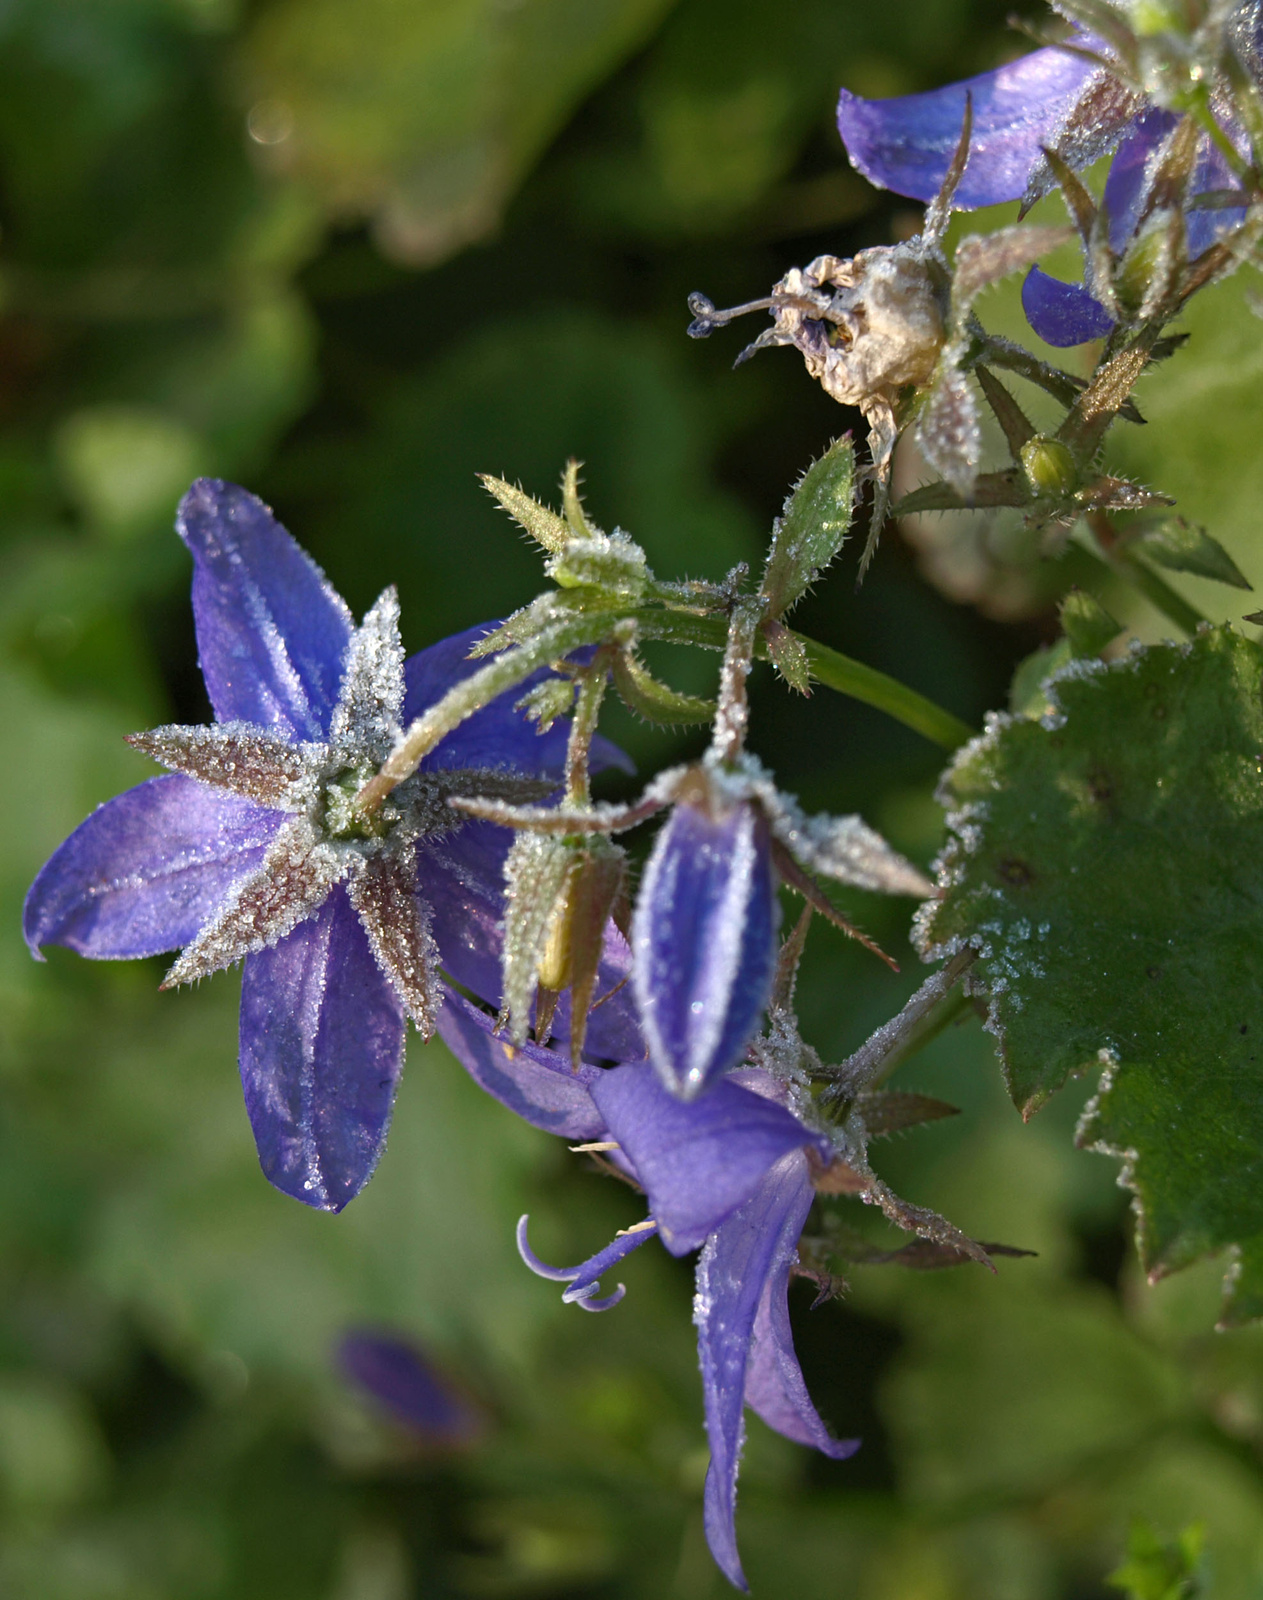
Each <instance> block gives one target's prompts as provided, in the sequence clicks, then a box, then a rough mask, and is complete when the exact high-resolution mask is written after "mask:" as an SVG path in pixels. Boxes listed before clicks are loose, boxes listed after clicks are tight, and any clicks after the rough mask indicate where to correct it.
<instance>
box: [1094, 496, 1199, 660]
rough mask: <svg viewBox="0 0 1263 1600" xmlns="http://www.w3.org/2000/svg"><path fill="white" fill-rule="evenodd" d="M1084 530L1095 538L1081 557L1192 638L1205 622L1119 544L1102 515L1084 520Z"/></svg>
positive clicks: (1099, 513)
mask: <svg viewBox="0 0 1263 1600" xmlns="http://www.w3.org/2000/svg"><path fill="white" fill-rule="evenodd" d="M1086 520H1087V523H1088V526H1089V527H1090V528H1091V529H1092V532H1093V533H1094V534H1095V535H1096V544H1097V547H1096V549H1095V550H1087V549H1084V551H1083V553H1084V555H1086V556H1087V557H1088V559H1089V560H1090V561H1096V562H1098V563H1099V564H1100V565H1101V566H1102V567H1104V568H1106V569H1108V571H1109V572H1111V573H1112V574H1113V575H1114V577H1116V578H1120V579H1121V580H1122V581H1123V582H1124V583H1128V584H1130V585H1131V587H1132V588H1133V589H1135V590H1136V591H1137V592H1138V593H1139V594H1142V595H1143V596H1144V597H1145V599H1146V600H1147V601H1148V602H1149V604H1150V605H1151V606H1153V607H1154V608H1155V609H1156V610H1158V611H1160V612H1161V613H1162V615H1163V616H1164V617H1165V618H1166V619H1167V621H1168V622H1173V623H1174V624H1175V626H1176V627H1177V628H1179V629H1180V630H1181V632H1183V633H1187V634H1194V633H1196V632H1197V630H1198V628H1200V627H1201V625H1202V623H1203V622H1205V621H1206V620H1207V619H1206V618H1205V617H1204V616H1203V615H1202V614H1201V612H1200V611H1199V610H1198V609H1197V607H1196V606H1193V605H1190V604H1189V602H1188V601H1187V600H1186V599H1185V598H1184V596H1183V595H1182V594H1179V593H1177V591H1176V590H1174V589H1173V588H1172V587H1171V585H1170V584H1169V583H1167V581H1166V580H1165V579H1164V578H1160V577H1159V576H1158V574H1157V573H1156V572H1155V571H1154V570H1153V568H1152V567H1150V566H1148V565H1147V564H1146V563H1145V562H1144V561H1142V560H1141V558H1140V557H1139V556H1138V555H1136V554H1135V552H1134V551H1132V550H1129V549H1128V547H1127V546H1126V545H1125V544H1123V543H1122V542H1121V541H1120V539H1119V537H1118V534H1117V533H1116V532H1115V531H1114V528H1113V526H1112V525H1111V523H1110V521H1109V519H1108V517H1106V516H1105V515H1104V513H1103V512H1096V513H1094V514H1093V515H1091V516H1089V517H1088V518H1087V519H1086Z"/></svg>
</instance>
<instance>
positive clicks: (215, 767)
mask: <svg viewBox="0 0 1263 1600" xmlns="http://www.w3.org/2000/svg"><path fill="white" fill-rule="evenodd" d="M176 526H177V531H178V532H179V534H180V537H181V538H182V539H183V540H184V542H185V544H186V545H187V546H188V548H189V551H190V553H191V554H192V556H193V565H194V575H193V613H194V620H195V623H196V628H197V640H198V648H199V653H200V657H201V664H202V671H203V674H204V676H205V679H206V687H207V690H208V692H209V695H210V700H211V705H212V707H213V709H214V713H215V718H216V720H215V723H214V724H213V725H211V726H209V727H195V728H183V727H167V728H159V729H156V730H155V731H153V732H152V733H148V734H141V735H138V736H137V737H136V738H135V739H134V740H133V741H132V742H133V743H134V744H136V745H137V747H138V748H140V749H142V750H144V751H145V752H147V753H148V754H150V755H152V756H153V757H155V759H157V760H158V761H160V762H161V763H162V764H163V765H164V766H167V767H169V768H171V769H172V771H171V772H170V773H169V774H168V775H167V776H163V777H159V778H152V779H150V780H149V781H148V782H147V783H142V784H140V785H139V786H138V787H137V788H135V789H132V790H130V791H129V792H128V793H126V794H123V795H120V796H119V797H118V798H117V799H115V800H112V801H110V802H109V803H108V804H106V805H104V806H101V807H100V808H99V809H98V810H97V811H95V812H94V813H93V814H92V815H91V816H90V817H89V818H88V819H87V821H86V822H84V823H83V824H82V826H81V827H79V828H78V829H77V830H76V832H75V833H73V834H72V835H71V836H70V838H69V839H67V840H66V842H65V843H64V844H63V845H62V846H61V848H60V849H59V850H57V851H56V852H55V854H54V855H53V856H52V858H51V859H50V860H49V861H48V862H47V863H46V865H45V866H44V868H43V869H42V871H41V872H40V874H39V876H38V877H37V878H36V880H35V882H34V884H33V885H32V887H31V890H30V893H29V894H28V895H27V899H26V907H25V913H24V932H25V935H26V939H27V943H28V945H29V946H30V948H31V951H32V953H33V954H34V955H36V956H37V957H39V953H40V950H41V948H42V947H43V946H45V945H48V944H61V945H66V946H68V947H69V948H70V949H72V950H76V951H78V952H79V953H80V954H82V955H85V956H90V957H93V958H97V959H120V958H130V957H137V956H149V955H154V954H157V953H158V952H161V951H167V950H175V949H181V948H182V950H183V953H182V954H181V955H180V957H179V959H178V960H177V961H176V963H175V965H174V966H173V967H172V968H171V970H170V972H169V973H168V974H167V979H166V984H167V985H174V984H178V983H186V982H190V981H192V980H194V979H196V978H200V977H203V976H205V975H206V974H208V973H212V972H215V971H218V970H219V969H220V968H223V967H227V966H229V965H231V964H232V963H234V962H236V961H239V960H242V959H243V958H244V962H245V971H244V979H243V984H242V996H241V1033H240V1047H241V1048H240V1062H241V1078H242V1084H243V1086H244V1089H245V1098H246V1106H247V1110H248V1112H249V1115H250V1121H251V1124H252V1126H253V1129H254V1134H255V1139H256V1141H257V1144H258V1149H259V1159H260V1162H261V1164H262V1166H263V1170H264V1172H265V1173H266V1174H267V1176H268V1178H269V1179H270V1180H271V1181H272V1182H273V1183H274V1184H275V1185H276V1186H277V1187H278V1188H280V1189H282V1190H284V1191H285V1192H286V1193H287V1194H291V1195H293V1196H294V1197H295V1198H297V1199H299V1200H302V1201H304V1202H305V1203H306V1204H308V1205H311V1206H316V1207H320V1208H322V1209H325V1210H332V1211H337V1210H340V1209H341V1208H342V1207H343V1206H344V1205H346V1203H347V1202H348V1201H349V1200H350V1199H352V1198H353V1197H354V1196H355V1195H356V1194H357V1193H358V1192H359V1190H360V1189H361V1188H362V1187H363V1185H364V1184H365V1182H367V1180H368V1178H369V1176H370V1174H371V1173H372V1170H373V1167H374V1165H375V1164H376V1161H377V1159H378V1156H379V1155H380V1153H381V1150H382V1147H383V1145H384V1142H385V1137H386V1130H387V1125H388V1123H389V1119H390V1112H391V1107H392V1104H393V1101H394V1096H395V1089H396V1085H397V1083H398V1079H399V1073H400V1070H401V1067H402V1063H403V1048H404V1033H405V1022H406V1019H407V1018H409V1017H411V1019H412V1020H413V1021H414V1022H415V1023H416V1025H417V1026H418V1028H420V1029H421V1031H422V1032H423V1033H424V1034H426V1035H427V1036H428V1035H429V1034H430V1033H432V1032H433V1031H434V1028H435V1025H436V1022H437V1020H438V1015H439V1011H440V1007H441V1005H442V999H443V991H442V988H441V985H440V978H439V968H440V965H441V967H442V968H443V970H444V971H445V972H446V973H448V974H449V975H450V976H451V977H452V978H454V979H455V980H456V981H457V982H458V983H460V984H462V985H464V986H465V987H466V988H468V989H469V990H471V991H472V992H474V993H476V994H479V995H482V996H484V997H486V999H487V1000H488V1001H489V1002H490V1003H492V1004H496V1003H498V1000H499V994H500V968H499V945H500V932H499V927H500V919H501V916H502V911H503V882H502V879H503V866H504V857H505V853H506V850H507V846H508V838H507V836H506V834H505V833H504V831H503V830H501V829H497V828H494V827H493V826H491V825H490V824H487V823H479V822H462V821H461V819H460V817H459V816H458V814H457V813H455V812H453V811H452V810H451V809H450V808H449V806H448V805H447V798H448V796H449V795H455V794H461V795H490V796H496V797H501V798H508V799H517V800H523V799H540V798H542V797H543V796H544V795H546V794H547V793H548V792H550V791H551V790H552V789H553V788H554V786H555V784H556V782H557V780H558V777H559V774H560V772H561V768H562V765H563V762H564V754H565V732H564V729H558V730H556V731H555V732H554V733H550V734H547V735H543V736H541V735H539V734H538V733H537V732H536V731H535V729H534V728H533V727H532V726H531V725H530V723H528V722H527V720H526V719H525V717H524V716H523V715H522V714H521V713H520V712H518V711H516V710H515V708H514V701H515V699H516V696H515V695H509V696H506V697H502V698H501V699H500V700H497V701H494V702H493V703H492V704H491V705H489V706H487V707H486V708H485V709H484V710H483V711H481V712H479V713H478V714H477V715H476V716H473V717H471V718H469V719H468V721H466V722H465V723H464V724H462V726H461V727H459V728H458V729H456V730H455V731H454V732H453V733H451V734H450V735H449V736H448V737H447V739H445V740H444V741H443V743H442V744H441V745H440V746H439V747H438V748H437V749H436V750H435V751H434V752H433V753H432V754H431V755H430V756H429V757H428V758H427V759H426V761H425V762H423V763H422V766H421V768H420V770H419V771H418V772H417V773H416V774H414V776H413V777H412V778H410V779H408V780H407V781H406V782H405V783H402V784H400V785H399V786H398V788H397V789H395V790H394V792H393V793H392V795H391V797H390V800H389V802H388V804H387V805H386V806H385V807H383V808H382V809H381V811H380V812H379V813H378V814H377V815H376V816H375V817H373V818H372V819H371V820H369V821H367V822H366V821H365V819H364V818H363V816H362V815H361V814H360V813H359V812H357V810H356V809H355V807H354V804H353V801H354V797H355V795H356V793H357V792H358V790H359V789H360V787H361V786H362V785H363V783H364V782H365V781H366V780H367V779H368V778H369V777H370V776H372V774H373V773H374V772H376V770H377V768H378V767H379V765H380V763H381V761H382V759H383V758H384V757H385V755H386V754H387V753H388V751H389V749H390V747H391V745H392V744H393V742H394V739H395V737H396V735H397V733H398V731H399V728H400V725H401V724H405V725H406V723H408V722H409V721H411V720H412V719H413V718H414V717H416V716H417V715H418V714H419V713H420V712H422V711H423V710H424V709H425V708H426V707H427V706H429V705H431V704H433V703H434V702H435V701H436V700H438V699H439V698H440V697H441V696H442V695H443V693H444V692H445V691H446V690H447V689H448V688H450V687H451V685H452V684H453V683H454V682H456V681H457V680H458V679H460V678H461V677H463V676H465V675H466V674H467V673H468V672H470V671H471V670H473V669H474V668H475V667H476V666H477V663H476V662H469V661H468V660H467V656H468V652H469V648H470V646H471V644H472V643H473V641H474V640H475V639H476V638H478V637H479V636H480V635H481V634H482V633H484V632H485V631H486V630H485V629H484V628H473V629H469V630H468V631H467V632H465V633H463V634H458V635H455V636H454V637H452V638H450V639H446V640H444V641H443V642H442V643H440V644H437V645H435V646H433V647H432V648H431V649H429V650H426V651H423V652H421V654H419V655H416V656H413V657H412V658H411V659H410V660H409V661H407V662H405V660H404V654H403V648H402V645H401V644H400V640H399V631H398V605H397V602H396V600H395V596H394V593H393V591H392V590H387V592H386V593H385V594H384V595H383V596H382V597H381V599H380V600H378V602H377V603H376V605H374V606H373V607H372V609H371V610H370V611H369V613H368V615H367V616H366V617H365V619H364V622H363V624H362V625H361V626H360V627H359V628H356V627H355V626H354V623H353V621H352V618H351V615H350V612H349V611H348V610H347V607H346V605H345V603H344V602H343V601H342V599H341V598H340V596H339V595H338V594H337V593H335V591H334V590H333V588H332V587H331V586H330V585H329V583H328V582H327V581H326V579H325V577H324V575H323V574H322V573H321V571H320V569H319V568H318V567H317V566H316V565H315V563H314V562H313V561H312V560H311V559H310V558H309V557H308V556H307V555H306V554H305V553H304V552H303V551H302V550H301V549H300V548H299V547H298V545H297V544H296V543H295V542H294V540H293V539H292V538H291V537H290V536H289V534H288V533H287V532H286V531H285V530H284V529H283V528H282V527H281V526H280V525H279V524H278V523H277V522H276V521H275V520H274V518H273V517H272V515H271V513H270V512H269V511H268V509H267V508H266V507H265V506H264V505H263V504H262V503H261V502H260V501H259V500H257V499H256V498H255V497H254V496H253V495H250V494H248V493H247V492H246V491H245V490H243V489H239V488H237V487H236V486H234V485H232V484H226V483H221V482H219V481H217V480H214V479H201V480H199V481H198V482H197V483H195V484H194V485H193V487H192V489H190V491H189V493H188V494H187V495H186V496H185V499H184V501H183V502H182V504H181V506H180V511H179V516H178V519H177V524H176ZM604 754H605V759H607V760H608V759H609V754H608V748H607V750H606V752H605V753H604ZM614 954H615V956H616V957H617V956H618V955H619V952H617V951H615V952H614ZM623 965H624V968H625V965H626V962H625V957H624V958H623ZM621 975H622V974H621V973H619V974H617V975H616V976H615V977H613V979H612V981H611V984H610V987H612V986H613V984H614V983H616V982H617V979H618V976H621ZM625 1011H626V1006H625V1004H624V1005H623V1006H620V1005H619V1004H618V1003H617V1002H616V1004H615V1005H614V1006H612V1007H611V1008H609V1013H608V1018H607V1019H606V1022H605V1032H606V1034H607V1035H609V1037H608V1038H606V1039H604V1040H603V1039H602V1036H601V1029H600V1028H599V1027H598V1028H597V1029H595V1030H594V1034H593V1048H594V1049H597V1050H600V1049H604V1048H608V1047H609V1045H610V1044H611V1043H613V1044H614V1045H615V1046H616V1047H617V1046H619V1045H623V1044H625V1043H626V1042H627V1041H626V1040H625V1038H624V1037H623V1035H624V1034H625V1033H626V1026H625ZM633 1053H634V1051H633Z"/></svg>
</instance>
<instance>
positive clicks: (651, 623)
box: [636, 610, 977, 750]
mask: <svg viewBox="0 0 1263 1600" xmlns="http://www.w3.org/2000/svg"><path fill="white" fill-rule="evenodd" d="M636 622H637V627H638V630H639V634H640V637H641V638H642V639H664V640H669V641H670V642H671V643H674V644H694V645H701V646H702V647H703V648H708V649H711V650H722V649H723V648H724V644H725V641H726V639H727V631H726V629H725V627H724V623H723V620H722V618H720V617H699V616H689V615H686V614H685V613H683V612H680V611H658V610H645V611H639V612H637V613H636ZM788 631H790V632H791V633H792V630H788ZM792 637H793V638H795V639H798V640H799V641H800V642H801V644H802V646H803V648H804V649H805V650H806V652H807V663H808V666H809V667H810V669H811V675H812V677H813V678H815V679H816V681H817V682H818V683H822V684H824V686H825V687H826V688H827V689H834V690H836V691H837V692H838V693H839V694H845V695H849V696H850V698H851V699H852V700H859V701H860V702H861V703H862V704H864V705H866V706H872V707H874V709H875V710H877V711H884V712H885V713H886V714H887V716H891V717H893V718H894V719H895V721H896V722H902V723H903V725H904V727H905V728H911V729H912V730H913V732H914V733H919V734H921V735H922V737H923V738H926V739H928V740H930V742H931V743H932V744H937V745H940V746H941V747H942V748H943V749H944V750H955V749H956V748H957V746H958V745H962V744H964V743H966V742H967V741H968V740H969V739H972V738H973V736H974V734H975V733H976V732H977V729H976V728H971V727H970V726H969V724H968V723H967V722H962V721H961V719H960V718H959V717H957V716H953V715H952V713H951V712H950V711H946V710H944V709H943V707H942V706H940V705H936V704H935V703H934V701H933V700H929V699H927V698H926V696H925V695H923V694H918V693H917V691H916V690H915V689H910V688H909V687H908V686H907V684H906V683H900V682H899V680H898V679H897V678H892V677H890V676H889V674H888V673H885V672H878V670H877V669H876V667H868V666H865V665H864V663H863V662H862V661H856V660H854V658H853V657H851V656H844V655H843V654H842V653H841V651H839V650H833V649H831V648H830V647H829V646H828V645H827V644H820V643H818V642H817V641H816V640H815V639H809V638H808V637H807V636H806V634H802V633H792ZM755 654H756V656H757V657H760V658H762V657H766V655H767V646H766V645H765V644H764V643H763V641H762V640H757V641H756V644H755Z"/></svg>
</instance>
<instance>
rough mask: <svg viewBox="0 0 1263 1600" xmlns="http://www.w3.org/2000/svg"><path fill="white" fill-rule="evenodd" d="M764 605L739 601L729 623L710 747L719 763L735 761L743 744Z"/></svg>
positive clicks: (757, 599) (757, 601)
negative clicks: (749, 680)
mask: <svg viewBox="0 0 1263 1600" xmlns="http://www.w3.org/2000/svg"><path fill="white" fill-rule="evenodd" d="M765 607H766V601H765V600H764V599H763V597H762V596H761V595H759V596H756V597H755V598H754V599H752V600H738V601H737V602H736V604H735V605H734V606H733V608H732V615H731V616H730V617H729V619H728V642H727V644H726V645H725V647H724V664H723V667H722V669H721V670H720V674H719V708H718V710H717V711H716V712H715V731H714V736H713V739H712V747H713V749H714V751H715V753H716V754H717V755H718V756H719V758H720V760H721V761H735V760H736V759H737V757H738V756H739V755H740V754H741V752H742V749H743V748H744V746H745V742H746V728H747V727H748V726H749V722H750V705H749V701H748V700H747V698H746V679H747V678H748V677H749V676H750V668H751V666H752V665H753V663H754V646H755V637H756V633H757V630H758V626H759V623H760V622H761V621H762V618H763V612H764V609H765Z"/></svg>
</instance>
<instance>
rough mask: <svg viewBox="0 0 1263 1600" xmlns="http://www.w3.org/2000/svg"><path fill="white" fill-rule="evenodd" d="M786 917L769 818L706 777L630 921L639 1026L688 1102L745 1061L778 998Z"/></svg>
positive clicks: (671, 831)
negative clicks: (776, 976) (773, 994)
mask: <svg viewBox="0 0 1263 1600" xmlns="http://www.w3.org/2000/svg"><path fill="white" fill-rule="evenodd" d="M778 920H779V906H778V904H777V899H776V886H775V879H774V876H773V871H772V861H771V841H770V834H769V829H768V822H767V818H766V817H765V815H764V813H763V811H762V809H761V807H760V806H759V805H757V804H756V803H755V802H754V801H751V800H737V801H734V800H732V799H731V798H730V797H729V796H727V795H725V794H723V793H722V792H721V790H720V789H719V785H718V783H717V781H716V780H715V779H713V778H712V777H711V776H710V775H709V774H707V773H705V772H704V771H702V770H699V771H697V772H696V773H694V774H693V781H692V782H691V783H689V785H688V786H687V788H686V789H685V790H684V791H683V792H682V793H681V795H680V797H679V801H678V803H677V805H676V807H675V810H674V811H673V813H672V815H671V818H670V820H669V821H668V822H667V824H666V826H665V827H664V828H663V830H662V832H661V833H660V834H659V835H658V840H657V843H656V844H655V846H654V850H653V854H652V856H651V857H650V859H649V863H648V866H647V867H646V868H645V874H644V878H643V880H642V883H641V889H640V897H639V900H638V901H637V904H636V915H635V918H634V920H633V923H632V952H633V956H634V961H635V964H634V966H633V969H632V983H633V986H634V989H635V994H636V1000H637V1004H638V1006H639V1008H640V1016H641V1024H642V1026H643V1028H644V1032H645V1038H646V1040H647V1042H648V1045H649V1053H650V1056H651V1058H652V1060H653V1064H654V1066H655V1068H656V1069H657V1072H658V1075H659V1077H660V1078H661V1080H662V1082H663V1084H664V1085H665V1087H666V1088H667V1089H668V1090H669V1091H670V1092H671V1093H672V1094H674V1095H677V1096H678V1097H679V1098H680V1099H683V1100H689V1099H692V1098H693V1097H694V1096H695V1095H697V1094H698V1093H700V1092H701V1091H702V1090H703V1089H704V1088H705V1087H706V1086H707V1084H709V1083H711V1082H713V1081H714V1080H715V1079H716V1078H718V1077H720V1076H721V1075H722V1074H723V1073H725V1072H727V1071H728V1070H729V1069H730V1068H732V1067H734V1066H736V1065H737V1064H738V1062H739V1061H740V1059H741V1056H742V1053H743V1051H744V1050H745V1047H746V1044H747V1042H748V1041H749V1039H750V1037H751V1035H752V1034H753V1033H754V1030H755V1028H756V1027H757V1026H758V1022H759V1017H760V1015H761V1013H762V1011H763V1008H764V1006H765V1005H766V1004H767V999H768V995H769V993H770V990H771V983H772V975H773V970H774V967H775V961H776V926H777V922H778Z"/></svg>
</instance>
